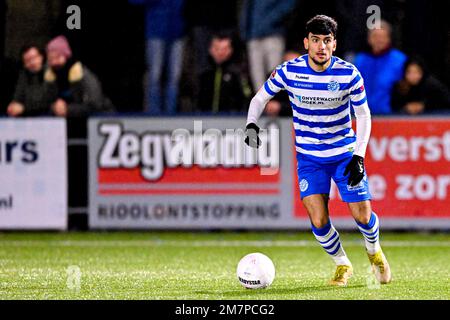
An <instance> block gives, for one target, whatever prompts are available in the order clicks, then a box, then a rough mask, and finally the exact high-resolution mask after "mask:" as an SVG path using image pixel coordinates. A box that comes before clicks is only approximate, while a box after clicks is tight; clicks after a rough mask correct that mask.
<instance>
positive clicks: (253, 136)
mask: <svg viewBox="0 0 450 320" xmlns="http://www.w3.org/2000/svg"><path fill="white" fill-rule="evenodd" d="M258 133H259V127H258V126H257V125H256V124H255V123H249V124H248V125H247V127H246V128H245V140H244V141H245V143H246V144H247V145H248V146H249V147H252V148H259V146H260V145H261V139H260V138H259V137H258Z"/></svg>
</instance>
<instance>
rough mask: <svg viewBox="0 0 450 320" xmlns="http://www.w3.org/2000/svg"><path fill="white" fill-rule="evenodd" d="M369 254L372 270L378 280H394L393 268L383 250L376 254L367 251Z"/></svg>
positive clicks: (386, 281) (385, 281)
mask: <svg viewBox="0 0 450 320" xmlns="http://www.w3.org/2000/svg"><path fill="white" fill-rule="evenodd" d="M367 255H368V256H369V261H370V264H371V265H372V270H373V272H374V274H375V278H376V279H377V280H378V282H379V283H381V284H386V283H389V282H391V280H392V274H391V268H390V267H389V263H388V261H387V260H386V257H385V256H384V254H383V251H382V250H381V249H380V250H379V251H378V252H376V253H375V254H369V253H367Z"/></svg>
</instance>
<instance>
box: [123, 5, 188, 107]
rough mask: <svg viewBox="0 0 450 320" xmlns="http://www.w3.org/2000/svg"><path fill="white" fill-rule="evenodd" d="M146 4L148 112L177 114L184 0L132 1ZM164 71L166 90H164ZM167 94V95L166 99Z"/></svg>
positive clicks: (182, 47) (182, 44) (183, 42)
mask: <svg viewBox="0 0 450 320" xmlns="http://www.w3.org/2000/svg"><path fill="white" fill-rule="evenodd" d="M129 1H130V3H132V4H141V5H144V6H145V23H146V38H147V50H146V56H147V66H148V69H149V76H148V87H147V89H146V99H147V103H148V104H149V105H148V106H147V107H146V111H147V112H148V113H150V114H155V115H157V114H161V113H163V108H164V113H165V114H168V115H174V114H175V113H176V111H177V98H178V85H179V80H180V75H181V67H182V62H183V52H184V45H185V41H184V35H185V27H184V17H183V10H184V0H129ZM163 71H165V76H166V77H167V79H165V82H166V83H165V90H164V94H162V92H161V87H162V75H163ZM163 95H164V98H163Z"/></svg>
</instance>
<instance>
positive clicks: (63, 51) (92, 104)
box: [44, 36, 114, 117]
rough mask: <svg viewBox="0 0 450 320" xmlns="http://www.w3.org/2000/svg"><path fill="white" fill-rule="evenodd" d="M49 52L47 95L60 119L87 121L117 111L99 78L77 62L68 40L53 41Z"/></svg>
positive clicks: (48, 49) (46, 77)
mask: <svg viewBox="0 0 450 320" xmlns="http://www.w3.org/2000/svg"><path fill="white" fill-rule="evenodd" d="M46 51H47V61H48V68H47V70H46V72H45V75H44V80H45V83H46V94H47V98H48V101H49V103H50V105H51V110H52V112H53V113H54V114H55V115H56V116H62V117H85V116H88V115H89V114H91V113H97V112H104V111H112V110H113V109H114V107H113V106H112V103H111V101H110V100H109V99H108V98H106V97H105V96H104V95H103V93H102V88H101V83H100V81H99V80H98V78H97V76H96V75H95V74H94V73H92V71H90V70H89V69H88V68H87V67H86V66H85V65H83V64H82V63H81V62H80V61H77V60H76V59H74V58H73V56H72V50H71V48H70V45H69V42H68V41H67V39H66V37H64V36H58V37H56V38H54V39H52V40H51V41H50V42H49V43H48V44H47V48H46Z"/></svg>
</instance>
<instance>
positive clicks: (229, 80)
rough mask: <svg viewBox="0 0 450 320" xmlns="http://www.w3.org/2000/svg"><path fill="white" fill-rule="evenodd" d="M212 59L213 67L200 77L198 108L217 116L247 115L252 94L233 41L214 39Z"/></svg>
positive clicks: (211, 51) (211, 65) (214, 37)
mask: <svg viewBox="0 0 450 320" xmlns="http://www.w3.org/2000/svg"><path fill="white" fill-rule="evenodd" d="M209 55H210V57H209V66H208V68H207V69H206V70H205V71H204V72H202V74H201V75H200V92H199V96H198V98H197V105H198V107H199V108H200V110H201V111H203V112H213V113H216V112H223V111H225V112H227V111H243V110H244V108H245V107H246V104H247V102H248V97H249V96H250V94H251V92H250V89H249V88H248V89H246V87H245V84H246V81H245V80H244V79H243V73H242V70H241V68H240V66H239V64H238V62H237V61H236V59H235V57H234V48H233V39H232V37H231V36H230V35H227V34H217V35H214V36H213V37H212V39H211V43H210V46H209ZM247 86H248V85H247Z"/></svg>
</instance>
